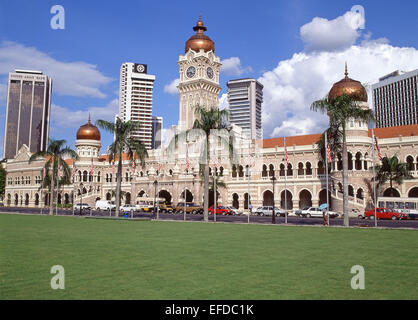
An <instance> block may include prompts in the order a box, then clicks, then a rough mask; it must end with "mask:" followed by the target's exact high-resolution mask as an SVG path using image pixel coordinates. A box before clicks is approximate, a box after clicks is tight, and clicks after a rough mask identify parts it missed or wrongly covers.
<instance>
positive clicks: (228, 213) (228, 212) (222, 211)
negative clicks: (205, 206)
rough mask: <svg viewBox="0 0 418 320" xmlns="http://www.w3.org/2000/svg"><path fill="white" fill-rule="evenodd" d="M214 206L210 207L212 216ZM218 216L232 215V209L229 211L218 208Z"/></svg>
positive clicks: (221, 207)
mask: <svg viewBox="0 0 418 320" xmlns="http://www.w3.org/2000/svg"><path fill="white" fill-rule="evenodd" d="M213 211H214V209H213V206H210V207H209V212H210V214H213ZM216 214H221V215H223V216H224V215H232V210H231V209H227V208H225V207H223V206H216Z"/></svg>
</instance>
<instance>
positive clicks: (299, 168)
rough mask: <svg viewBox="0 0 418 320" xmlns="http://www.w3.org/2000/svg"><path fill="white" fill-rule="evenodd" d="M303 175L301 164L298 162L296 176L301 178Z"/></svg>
mask: <svg viewBox="0 0 418 320" xmlns="http://www.w3.org/2000/svg"><path fill="white" fill-rule="evenodd" d="M303 175H305V170H304V169H303V163H302V162H299V163H298V176H303Z"/></svg>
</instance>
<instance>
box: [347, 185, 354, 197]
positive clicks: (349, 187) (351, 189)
mask: <svg viewBox="0 0 418 320" xmlns="http://www.w3.org/2000/svg"><path fill="white" fill-rule="evenodd" d="M348 195H349V196H350V197H354V188H353V186H350V185H349V186H348Z"/></svg>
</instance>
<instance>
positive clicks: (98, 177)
mask: <svg viewBox="0 0 418 320" xmlns="http://www.w3.org/2000/svg"><path fill="white" fill-rule="evenodd" d="M97 182H100V171H99V172H98V173H97Z"/></svg>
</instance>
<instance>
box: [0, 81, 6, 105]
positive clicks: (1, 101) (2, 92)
mask: <svg viewBox="0 0 418 320" xmlns="http://www.w3.org/2000/svg"><path fill="white" fill-rule="evenodd" d="M6 82H7V80H6ZM6 100H7V84H3V83H0V107H3V106H5V105H6Z"/></svg>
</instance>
